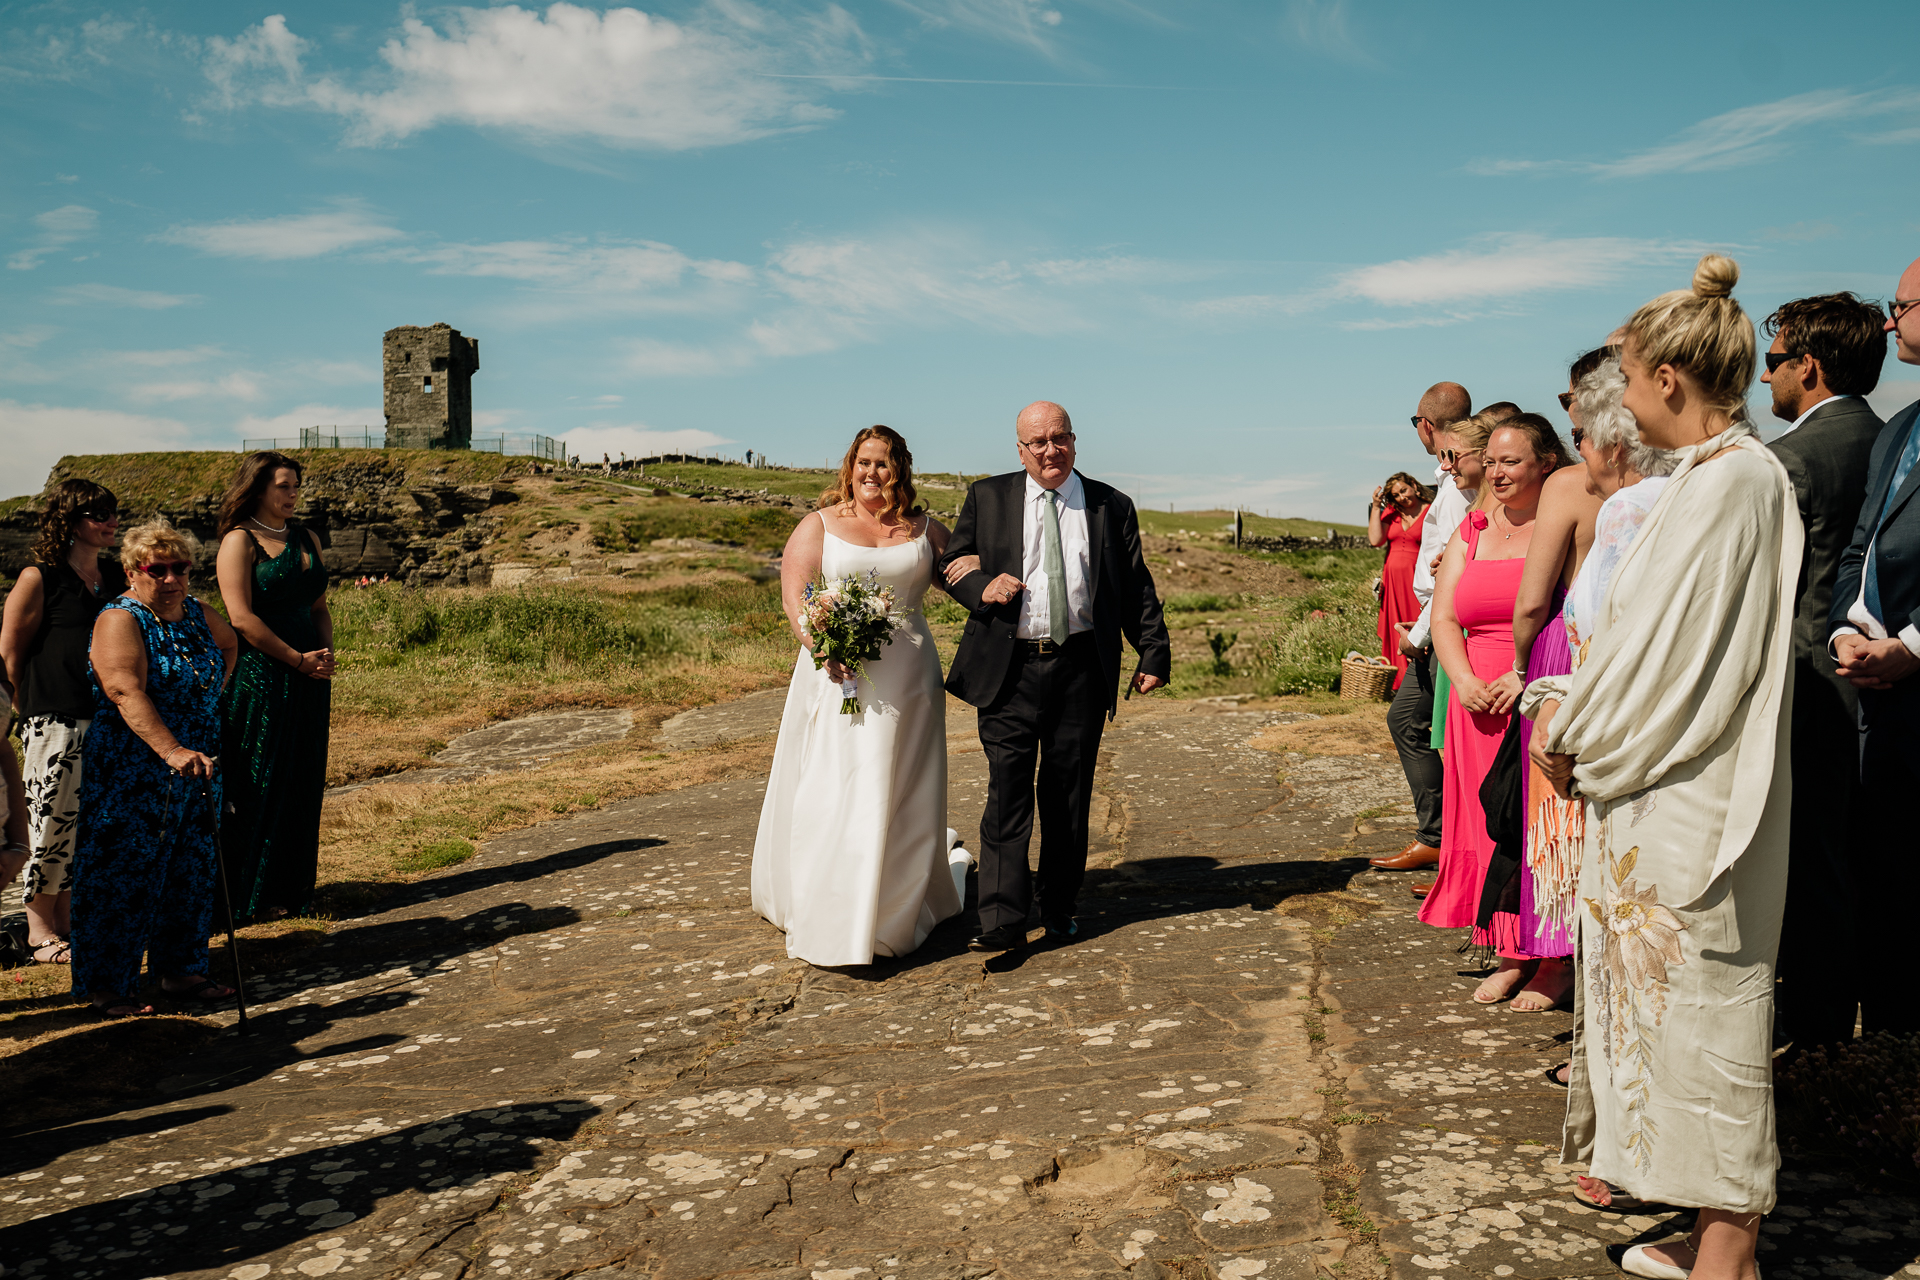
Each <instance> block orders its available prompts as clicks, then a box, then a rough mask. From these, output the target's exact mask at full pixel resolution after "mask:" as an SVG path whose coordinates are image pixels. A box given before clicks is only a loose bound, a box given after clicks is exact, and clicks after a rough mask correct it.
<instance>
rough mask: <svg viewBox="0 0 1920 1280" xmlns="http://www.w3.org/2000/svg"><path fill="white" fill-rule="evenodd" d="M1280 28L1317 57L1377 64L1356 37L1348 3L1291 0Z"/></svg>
mask: <svg viewBox="0 0 1920 1280" xmlns="http://www.w3.org/2000/svg"><path fill="white" fill-rule="evenodd" d="M1280 26H1281V30H1282V31H1283V32H1284V33H1285V34H1286V35H1287V36H1288V37H1289V38H1290V39H1292V40H1293V41H1294V43H1296V44H1299V45H1302V46H1304V47H1305V48H1308V49H1311V50H1313V51H1314V52H1315V53H1319V54H1324V55H1325V56H1327V57H1330V58H1337V59H1339V60H1340V61H1343V62H1354V63H1359V64H1361V65H1364V66H1372V65H1374V64H1375V62H1376V60H1375V58H1374V56H1373V55H1372V54H1371V53H1369V52H1368V51H1367V50H1366V48H1365V46H1364V45H1362V44H1361V42H1360V40H1359V38H1358V37H1356V36H1355V35H1354V32H1353V24H1352V22H1351V21H1350V20H1349V16H1348V8H1347V0H1287V8H1286V12H1285V13H1284V14H1283V15H1282V16H1281V19H1280Z"/></svg>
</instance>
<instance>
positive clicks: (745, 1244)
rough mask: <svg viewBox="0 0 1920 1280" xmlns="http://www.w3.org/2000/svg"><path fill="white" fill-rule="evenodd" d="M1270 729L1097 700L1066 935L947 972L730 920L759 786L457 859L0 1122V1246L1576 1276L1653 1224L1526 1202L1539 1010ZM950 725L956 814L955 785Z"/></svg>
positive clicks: (233, 1266)
mask: <svg viewBox="0 0 1920 1280" xmlns="http://www.w3.org/2000/svg"><path fill="white" fill-rule="evenodd" d="M756 714H758V713H756ZM719 718H726V717H724V716H723V717H719ZM1285 718H1287V717H1285V716H1284V715H1282V714H1281V713H1277V712H1274V711H1272V710H1261V709H1259V708H1257V707H1256V708H1247V709H1239V710H1236V709H1232V708H1228V707H1221V706H1212V707H1197V706H1194V705H1193V704H1184V705H1183V704H1176V703H1165V702H1158V703H1156V702H1152V701H1148V702H1146V703H1144V704H1142V703H1139V702H1137V701H1136V702H1135V703H1133V704H1129V706H1128V707H1127V709H1126V713H1125V715H1124V716H1123V718H1122V719H1121V721H1120V722H1119V723H1118V724H1117V725H1115V726H1114V727H1113V728H1112V729H1111V730H1110V732H1109V735H1108V739H1107V748H1106V750H1104V751H1103V753H1102V764H1101V771H1100V779H1099V782H1100V797H1101V798H1100V803H1099V805H1098V807H1097V811H1096V820H1097V821H1096V839H1095V849H1094V855H1093V859H1092V866H1093V870H1092V871H1091V872H1090V874H1089V880H1088V889H1087V893H1086V896H1085V898H1084V901H1083V916H1082V922H1083V925H1084V926H1085V932H1084V933H1083V935H1082V936H1081V937H1080V938H1078V939H1076V940H1075V942H1074V944H1073V945H1071V946H1066V947H1059V948H1051V949H1049V948H1044V947H1041V948H1035V949H1033V950H1031V951H1029V952H1027V953H1025V954H1023V955H1016V956H1010V957H1005V958H999V959H995V960H992V961H990V962H987V963H984V964H983V963H982V962H981V960H980V959H979V958H978V957H975V956H972V955H970V954H969V953H967V952H966V951H965V950H964V941H965V938H966V936H967V927H966V926H967V923H968V922H967V920H966V919H965V918H964V917H963V918H961V919H959V920H955V921H950V922H948V923H947V924H945V925H943V926H942V927H941V928H940V929H939V930H937V931H936V932H935V934H934V936H933V937H932V938H931V939H930V940H929V942H928V943H927V945H926V946H925V947H923V948H922V949H921V951H920V952H918V953H916V954H915V955H913V956H910V957H907V958H905V959H902V960H898V961H889V962H886V963H883V964H879V965H874V966H871V967H863V968H858V969H848V970H832V971H827V970H816V969H813V968H811V967H810V966H807V965H805V964H802V963H797V962H793V961H789V960H788V959H787V958H786V956H785V951H784V946H783V944H782V940H781V938H780V937H779V935H778V934H776V933H775V932H774V931H773V930H772V929H771V928H770V927H768V926H767V925H766V924H765V923H764V922H762V921H760V920H758V919H757V918H756V917H755V916H754V915H753V914H752V912H751V911H750V909H749V907H748V903H747V878H748V869H749V864H750V858H751V851H752V839H753V829H754V825H755V821H756V819H757V815H758V809H759V798H760V789H761V784H760V783H759V782H757V781H736V782H722V783H715V784H711V785H706V786H701V787H694V788H689V789H686V790H683V791H680V792H676V793H671V794H668V795H661V796H651V797H645V798H640V799H636V800H632V801H628V802H624V803H622V804H619V805H614V806H610V807H608V808H606V809H603V810H599V811H596V812H593V813H588V814H583V815H580V816H578V817H576V818H572V819H569V820H566V821H562V822H554V823H551V824H547V825H544V826H542V827H539V828H535V829H532V830H530V831H527V832H524V833H520V834H519V835H517V836H516V835H510V836H507V837H504V838H502V839H499V840H495V841H492V842H490V843H489V844H488V845H487V846H486V847H485V848H484V849H483V850H482V851H481V853H480V855H479V856H478V857H476V858H475V859H474V860H473V861H471V862H469V863H467V864H465V865H463V866H462V867H460V868H458V869H454V870H451V871H449V872H448V873H446V874H443V875H441V876H438V877H436V878H434V879H431V880H428V881H425V882H422V883H420V884H418V885H416V886H413V887H412V888H411V889H410V890H408V891H407V892H406V893H405V894H403V895H400V896H398V897H396V898H395V899H393V900H392V901H391V904H390V905H389V907H388V909H387V910H385V911H383V912H382V913H380V914H379V915H376V916H373V917H369V918H368V919H366V920H363V921H359V922H356V923H354V924H352V925H350V926H346V927H343V928H341V929H339V930H337V931H336V932H335V934H334V935H333V936H331V937H330V938H329V939H328V940H327V941H326V942H325V943H323V944H320V945H318V946H316V947H314V948H312V949H311V950H309V951H307V952H304V953H302V956H303V960H304V967H303V968H302V969H301V970H299V971H297V972H291V973H284V974H277V975H274V976H273V977H272V979H271V981H270V982H263V983H261V984H260V989H259V990H257V991H256V996H257V997H258V998H259V999H260V1000H261V1002H262V1003H261V1007H260V1011H259V1015H258V1017H257V1024H258V1033H257V1034H256V1035H254V1036H252V1037H249V1038H247V1039H244V1040H243V1039H232V1038H223V1039H222V1040H221V1041H219V1042H217V1043H216V1045H215V1046H214V1047H213V1048H211V1049H209V1050H206V1051H203V1052H201V1053H199V1054H197V1055H195V1056H193V1057H190V1058H188V1059H185V1060H183V1061H181V1062H179V1063H176V1064H174V1067H173V1072H174V1074H173V1075H172V1076H171V1078H170V1079H168V1080H166V1081H165V1082H164V1083H163V1084H162V1096H163V1100H162V1101H160V1102H158V1103H157V1104H156V1105H153V1106H150V1107H147V1108H145V1109H142V1110H137V1111H130V1112H121V1113H117V1114H113V1115H101V1116H97V1117H94V1118H90V1119H85V1120H82V1121H79V1122H77V1123H72V1124H68V1125H66V1126H63V1127H61V1128H58V1129H53V1130H46V1131H41V1132H37V1133H19V1132H16V1133H15V1135H14V1137H13V1141H12V1142H10V1143H9V1144H8V1145H7V1146H6V1148H5V1150H4V1154H0V1225H3V1226H5V1228H6V1239H7V1241H8V1247H7V1249H6V1250H5V1253H4V1261H5V1262H6V1263H7V1265H8V1266H9V1268H11V1270H12V1271H13V1272H14V1273H17V1274H18V1275H21V1276H25V1277H33V1278H35V1280H38V1278H40V1277H46V1278H47V1280H97V1278H100V1277H121V1276H126V1277H143V1276H144V1277H154V1276H162V1275H165V1276H177V1277H188V1276H206V1277H223V1278H226V1280H266V1278H267V1277H269V1276H282V1275H285V1276H301V1275H306V1276H321V1275H330V1274H335V1273H338V1274H340V1275H342V1276H349V1275H351V1276H354V1277H355V1278H356V1280H359V1278H361V1277H372V1276H408V1277H415V1278H417V1280H483V1278H490V1277H501V1278H505V1277H552V1278H554V1280H559V1278H561V1277H593V1280H614V1278H615V1277H629V1276H630V1277H649V1278H650V1280H704V1278H706V1277H714V1276H722V1275H724V1276H730V1277H731V1276H739V1277H744V1278H747V1280H888V1278H891V1277H898V1278H900V1280H921V1278H926V1280H934V1278H938V1280H980V1278H981V1277H986V1276H1005V1277H1008V1278H1009V1280H1013V1278H1015V1277H1019V1278H1022V1280H1024V1278H1025V1277H1028V1276H1033V1277H1040V1276H1046V1277H1063V1276H1064V1277H1078V1276H1106V1277H1118V1276H1121V1275H1122V1274H1127V1275H1131V1276H1133V1277H1135V1278H1136V1280H1167V1278H1168V1277H1170V1276H1174V1275H1177V1276H1179V1277H1181V1278H1182V1280H1200V1278H1201V1277H1202V1276H1206V1277H1217V1278H1219V1280H1251V1278H1252V1277H1256V1276H1257V1277H1260V1278H1261V1280H1292V1278H1295V1277H1299V1278H1303V1280H1304V1278H1305V1277H1312V1276H1319V1275H1333V1276H1337V1277H1353V1276H1375V1275H1382V1274H1386V1273H1389V1272H1391V1273H1394V1274H1397V1275H1402V1276H1414V1275H1431V1274H1436V1273H1456V1274H1471V1275H1475V1276H1482V1275H1484V1276H1511V1275H1520V1276H1526V1277H1534V1276H1542V1277H1544V1276H1576V1275H1587V1274H1595V1275H1604V1274H1607V1273H1608V1272H1609V1271H1611V1267H1610V1265H1609V1264H1608V1262H1607V1260H1606V1254H1605V1248H1606V1246H1608V1245H1617V1244H1620V1243H1624V1242H1626V1241H1629V1240H1633V1239H1639V1238H1654V1237H1655V1236H1656V1235H1657V1234H1659V1233H1661V1232H1662V1231H1663V1229H1664V1228H1665V1227H1666V1226H1668V1225H1671V1224H1669V1223H1666V1222H1663V1221H1662V1220H1659V1219H1652V1218H1648V1219H1638V1218H1624V1219H1623V1218H1620V1217H1618V1216H1617V1215H1603V1214H1597V1213H1590V1212H1580V1211H1578V1207H1577V1206H1575V1205H1573V1202H1572V1201H1571V1200H1569V1199H1568V1198H1567V1197H1566V1196H1565V1194H1564V1193H1563V1191H1562V1188H1563V1186H1564V1184H1565V1181H1566V1175H1565V1173H1564V1171H1561V1170H1559V1169H1558V1168H1557V1167H1556V1166H1555V1165H1554V1161H1553V1157H1554V1143H1555V1142H1556V1141H1557V1132H1558V1114H1557V1112H1558V1107H1559V1100H1560V1098H1561V1097H1562V1095H1561V1094H1560V1092H1559V1091H1558V1090H1556V1089H1553V1088H1552V1087H1551V1086H1549V1085H1548V1084H1547V1083H1546V1082H1545V1081H1544V1080H1543V1079H1542V1078H1541V1076H1540V1072H1541V1070H1542V1069H1543V1068H1544V1067H1546V1066H1548V1065H1550V1064H1551V1063H1552V1062H1553V1061H1555V1060H1556V1058H1557V1055H1558V1054H1559V1052H1560V1049H1559V1046H1558V1044H1556V1043H1555V1036H1556V1034H1557V1033H1559V1032H1561V1031H1563V1030H1564V1029H1565V1027H1566V1019H1565V1017H1564V1016H1562V1015H1533V1016H1529V1015H1521V1014H1513V1013H1509V1012H1506V1011H1504V1010H1484V1009H1480V1008H1477V1007H1475V1006H1472V1005H1471V1004H1469V1003H1466V1002H1465V993H1466V991H1467V990H1468V989H1469V988H1470V985H1471V984H1470V981H1469V979H1468V978H1467V977H1464V976H1462V974H1461V972H1460V971H1461V970H1462V968H1463V965H1462V963H1461V958H1460V957H1459V956H1458V955H1456V954H1455V953H1454V951H1453V950H1452V947H1453V945H1454V940H1453V939H1452V938H1450V937H1446V936H1442V935H1438V934H1435V933H1434V932H1433V931H1431V930H1426V929H1424V928H1423V927H1421V926H1419V925H1418V924H1417V923H1416V922H1414V921H1413V919H1412V916H1411V913H1410V911H1409V910H1408V909H1407V906H1406V905H1404V904H1409V903H1410V902H1411V900H1410V899H1405V898H1403V896H1402V895H1403V894H1404V879H1395V878H1392V877H1388V876H1379V875H1371V874H1362V870H1363V865H1364V864H1363V863H1362V862H1361V861H1360V858H1361V856H1362V855H1364V854H1365V853H1366V852H1368V851H1370V850H1371V851H1377V850H1379V849H1381V848H1388V847H1393V846H1395V845H1396V844H1397V843H1399V841H1400V839H1403V838H1404V833H1403V832H1399V831H1395V830H1393V829H1392V828H1391V826H1389V829H1387V830H1385V831H1382V832H1380V833H1379V834H1378V835H1372V836H1363V837H1355V836H1353V835H1351V834H1350V833H1351V831H1352V829H1353V819H1354V817H1355V815H1357V814H1361V813H1363V812H1364V813H1367V814H1369V815H1370V817H1371V822H1372V823H1373V824H1382V823H1386V824H1391V823H1392V822H1393V821H1394V817H1393V815H1392V814H1391V813H1389V814H1387V815H1385V816H1382V815H1380V814H1379V813H1377V812H1376V811H1377V810H1379V809H1381V808H1389V809H1391V808H1392V806H1393V805H1394V804H1396V803H1397V798H1396V792H1395V791H1394V787H1393V785H1392V784H1393V775H1394V770H1393V767H1392V762H1391V760H1381V759H1375V758H1370V757H1367V756H1348V757H1325V756H1322V757H1306V756H1300V755H1290V756H1285V757H1280V758H1276V757H1275V756H1274V755H1273V754H1270V753H1268V752H1265V751H1260V750H1255V749H1253V748H1251V747H1249V746H1248V745H1247V743H1248V740H1249V739H1250V738H1252V737H1253V736H1254V735H1255V734H1256V733H1257V732H1258V731H1259V730H1261V729H1262V728H1264V727H1266V726H1268V725H1270V724H1272V723H1274V722H1275V721H1276V720H1280V719H1285ZM698 722H699V718H694V719H692V720H690V721H689V722H688V723H691V724H695V725H696V726H697V725H698ZM732 723H734V724H735V726H736V728H742V729H744V728H745V727H750V725H751V723H752V717H751V716H749V715H745V714H742V713H736V714H734V715H733V716H732ZM950 727H951V728H952V729H953V730H954V734H953V736H952V738H951V739H950V750H951V752H952V757H951V758H952V768H951V787H952V790H951V812H952V816H953V820H954V824H955V825H956V826H966V825H971V823H972V822H973V821H975V820H976V817H975V815H977V813H978V810H979V805H980V801H981V798H982V796H983V794H984V793H983V769H982V761H981V756H980V754H979V750H978V746H977V744H975V743H973V742H972V741H971V740H970V738H969V737H968V736H967V735H966V733H965V730H966V728H967V725H966V724H965V723H964V722H963V721H959V720H955V721H954V722H953V723H952V724H951V726H950ZM1276 765H1278V766H1279V769H1278V771H1277V770H1276ZM1282 774H1284V781H1283V780H1282ZM57 1043H60V1044H64V1045H66V1046H69V1048H68V1049H66V1050H64V1051H67V1052H71V1048H70V1046H72V1044H73V1041H72V1040H68V1041H64V1042H57ZM27 1052H28V1053H32V1052H34V1050H31V1049H30V1050H28V1051H27ZM1786 1185H1787V1187H1788V1194H1787V1196H1786V1200H1787V1207H1786V1208H1785V1209H1783V1211H1782V1213H1781V1214H1780V1215H1779V1216H1777V1217H1776V1218H1775V1219H1774V1220H1773V1221H1770V1222H1769V1223H1768V1226H1767V1230H1768V1232H1769V1233H1770V1234H1769V1235H1768V1236H1767V1237H1766V1243H1767V1244H1768V1245H1770V1246H1772V1247H1771V1250H1770V1251H1769V1252H1768V1253H1766V1254H1765V1255H1763V1265H1764V1266H1765V1267H1766V1268H1767V1270H1768V1273H1769V1274H1770V1275H1780V1274H1788V1275H1844V1276H1880V1277H1887V1276H1892V1275H1895V1274H1904V1275H1920V1264H1916V1263H1914V1261H1913V1260H1914V1257H1915V1255H1916V1253H1920V1239H1917V1238H1916V1236H1915V1234H1914V1231H1915V1228H1914V1226H1913V1223H1914V1220H1915V1217H1916V1215H1915V1213H1914V1212H1913V1210H1914V1206H1913V1205H1911V1204H1908V1203H1904V1202H1893V1201H1889V1200H1885V1199H1879V1198H1875V1197H1871V1196H1865V1195H1860V1194H1858V1193H1856V1192H1854V1191H1853V1190H1851V1189H1850V1188H1847V1187H1845V1186H1843V1185H1841V1184H1838V1183H1831V1182H1829V1183H1827V1184H1817V1183H1814V1182H1811V1181H1809V1180H1808V1178H1807V1176H1806V1175H1803V1174H1800V1173H1798V1172H1792V1173H1791V1175H1790V1178H1789V1181H1788V1182H1787V1184H1786ZM1841 1256H1844V1257H1845V1259H1846V1261H1844V1262H1843V1261H1839V1260H1838V1259H1839V1258H1840V1257H1841ZM1794 1259H1804V1261H1802V1262H1795V1261H1794ZM1909 1264H1912V1265H1909ZM1903 1267H1904V1268H1906V1269H1905V1270H1904V1271H1902V1268H1903Z"/></svg>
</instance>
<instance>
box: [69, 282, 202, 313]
mask: <svg viewBox="0 0 1920 1280" xmlns="http://www.w3.org/2000/svg"><path fill="white" fill-rule="evenodd" d="M47 298H48V301H50V302H54V303H58V304H59V305H60V306H63V307H77V306H86V305H95V306H102V307H132V308H134V309H135V310H138V311H165V310H166V309H167V308H169V307H184V306H187V305H188V304H190V303H195V302H204V301H205V299H204V298H202V297H201V296H200V295H199V294H197V293H156V292H154V291H153V290H151V289H125V288H122V287H121V286H119V285H117V284H69V285H62V286H61V287H60V288H58V289H55V290H54V291H53V292H52V293H50V294H48V295H47Z"/></svg>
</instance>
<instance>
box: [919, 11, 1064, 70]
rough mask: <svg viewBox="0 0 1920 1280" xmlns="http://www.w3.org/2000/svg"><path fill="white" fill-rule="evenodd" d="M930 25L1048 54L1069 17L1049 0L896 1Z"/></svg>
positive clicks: (1052, 51) (1052, 49) (1051, 54)
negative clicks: (1058, 32)
mask: <svg viewBox="0 0 1920 1280" xmlns="http://www.w3.org/2000/svg"><path fill="white" fill-rule="evenodd" d="M893 3H894V4H895V5H897V6H899V7H900V8H902V9H905V10H906V11H907V12H908V13H911V14H914V15H916V16H917V17H919V18H920V20H921V21H922V22H925V23H926V24H927V25H928V26H930V27H935V28H942V29H948V28H950V29H955V30H960V31H966V32H970V33H972V34H973V35H977V36H985V37H987V38H988V39H989V40H998V41H1001V42H1002V43H1005V44H1011V45H1020V46H1023V47H1025V48H1028V49H1032V50H1034V51H1035V52H1037V53H1042V54H1045V55H1047V56H1048V57H1051V56H1053V53H1054V32H1055V30H1056V29H1057V28H1058V27H1059V26H1060V24H1061V23H1062V22H1063V21H1064V20H1065V19H1064V17H1063V15H1062V14H1061V12H1060V10H1058V9H1056V8H1054V7H1053V5H1051V4H1049V3H1046V0H893Z"/></svg>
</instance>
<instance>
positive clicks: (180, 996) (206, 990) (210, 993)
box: [160, 977, 234, 1004]
mask: <svg viewBox="0 0 1920 1280" xmlns="http://www.w3.org/2000/svg"><path fill="white" fill-rule="evenodd" d="M160 990H161V991H163V992H165V993H166V995H167V997H168V998H169V999H172V1000H191V1001H195V1002H197V1003H200V1004H223V1003H225V1002H226V1001H228V1000H231V999H233V996H234V991H233V988H232V987H223V986H221V985H220V984H219V983H217V982H215V981H214V980H213V979H212V978H207V977H203V978H201V979H200V981H198V982H196V983H194V984H193V985H192V986H190V987H185V988H182V989H181V990H179V991H174V990H172V989H171V988H169V987H168V986H167V985H166V984H165V983H164V982H163V983H161V984H160Z"/></svg>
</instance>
